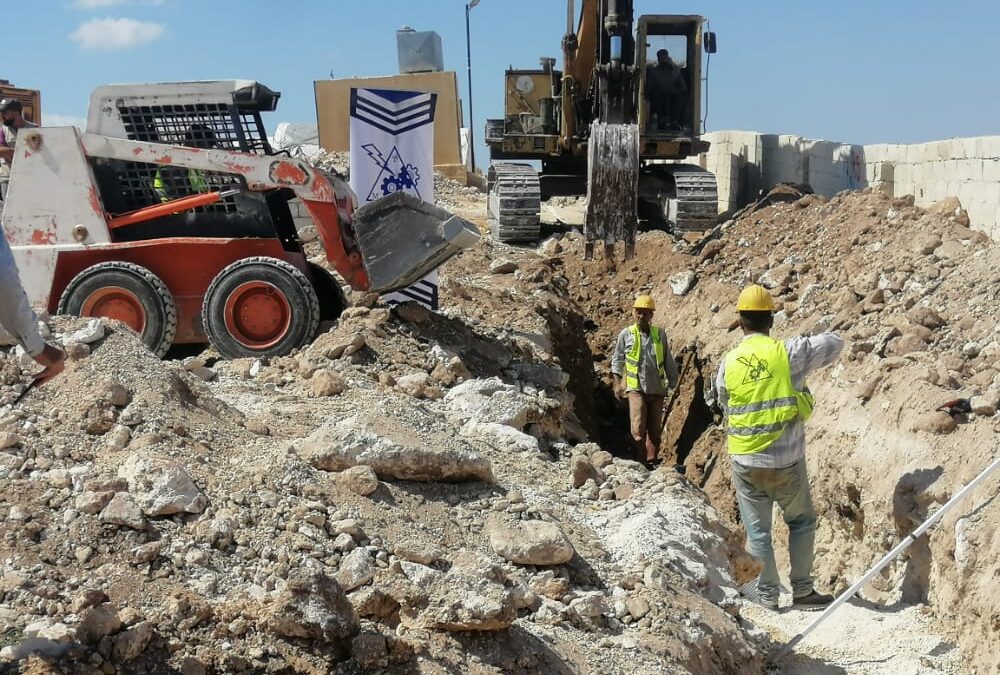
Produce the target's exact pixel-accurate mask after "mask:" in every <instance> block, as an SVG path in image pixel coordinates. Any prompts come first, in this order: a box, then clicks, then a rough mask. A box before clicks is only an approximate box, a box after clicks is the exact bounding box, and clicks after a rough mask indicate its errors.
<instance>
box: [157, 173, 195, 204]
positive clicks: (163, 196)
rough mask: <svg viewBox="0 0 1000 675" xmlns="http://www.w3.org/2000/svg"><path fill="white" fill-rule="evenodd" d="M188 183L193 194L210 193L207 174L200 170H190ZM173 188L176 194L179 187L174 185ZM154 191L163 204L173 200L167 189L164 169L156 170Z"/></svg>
mask: <svg viewBox="0 0 1000 675" xmlns="http://www.w3.org/2000/svg"><path fill="white" fill-rule="evenodd" d="M187 182H188V185H189V186H190V188H191V194H198V193H200V192H208V190H209V187H208V181H207V180H206V179H205V174H204V173H202V172H201V171H200V170H198V169H188V171H187ZM171 187H173V188H174V191H175V192H176V191H177V187H178V186H176V185H173V186H171ZM153 191H154V192H156V194H157V196H158V197H159V198H160V201H161V202H169V201H170V200H171V197H170V192H169V191H168V189H167V181H164V180H163V169H157V170H156V175H155V176H154V177H153Z"/></svg>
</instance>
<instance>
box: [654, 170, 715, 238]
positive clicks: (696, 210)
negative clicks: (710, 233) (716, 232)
mask: <svg viewBox="0 0 1000 675" xmlns="http://www.w3.org/2000/svg"><path fill="white" fill-rule="evenodd" d="M657 168H658V169H660V170H661V171H664V172H666V173H669V174H670V175H671V176H672V177H673V180H674V196H673V198H671V199H668V200H667V203H666V204H664V209H663V215H664V216H665V218H666V219H667V221H668V222H670V223H671V224H672V226H673V228H674V230H675V231H678V232H692V231H695V232H697V231H703V230H710V229H712V228H713V227H715V221H716V220H717V219H718V216H719V191H718V186H717V184H716V182H715V174H713V173H712V172H710V171H706V170H705V169H702V168H701V167H700V166H695V165H693V164H663V165H659V166H658V167H657Z"/></svg>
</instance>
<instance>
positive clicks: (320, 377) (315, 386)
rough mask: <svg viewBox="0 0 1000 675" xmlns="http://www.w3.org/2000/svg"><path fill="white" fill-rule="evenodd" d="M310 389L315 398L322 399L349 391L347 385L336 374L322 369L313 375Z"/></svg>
mask: <svg viewBox="0 0 1000 675" xmlns="http://www.w3.org/2000/svg"><path fill="white" fill-rule="evenodd" d="M309 388H310V389H311V390H312V394H313V396H316V397H321V398H322V397H325V396H336V395H337V394H341V393H343V392H344V390H346V389H347V383H346V382H344V380H343V378H341V377H340V376H339V375H337V374H336V373H334V372H332V371H330V370H327V369H325V368H322V369H320V370H317V371H316V372H315V373H313V376H312V377H311V378H310V380H309Z"/></svg>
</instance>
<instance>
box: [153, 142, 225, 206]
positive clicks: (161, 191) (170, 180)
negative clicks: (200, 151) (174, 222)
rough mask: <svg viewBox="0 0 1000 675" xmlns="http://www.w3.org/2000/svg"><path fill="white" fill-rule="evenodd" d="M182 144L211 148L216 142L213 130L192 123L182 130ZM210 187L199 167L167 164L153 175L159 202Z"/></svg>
mask: <svg viewBox="0 0 1000 675" xmlns="http://www.w3.org/2000/svg"><path fill="white" fill-rule="evenodd" d="M183 145H185V146H186V147H189V148H206V149H211V148H215V147H216V146H217V145H218V143H217V142H216V138H215V132H214V131H212V130H211V129H210V128H208V127H207V126H206V125H204V124H192V125H191V127H190V128H189V129H188V130H187V131H185V132H184V143H183ZM211 189H212V188H211V186H210V185H209V183H208V179H207V178H206V177H205V173H204V172H203V171H200V170H199V169H185V168H184V167H179V166H172V165H169V164H168V165H166V166H161V167H160V168H159V169H157V170H156V174H155V175H154V176H153V191H154V192H155V193H156V196H157V197H158V198H159V200H160V201H161V202H169V201H171V200H173V199H179V198H181V197H187V196H189V195H196V194H199V193H202V192H209V191H210V190H211Z"/></svg>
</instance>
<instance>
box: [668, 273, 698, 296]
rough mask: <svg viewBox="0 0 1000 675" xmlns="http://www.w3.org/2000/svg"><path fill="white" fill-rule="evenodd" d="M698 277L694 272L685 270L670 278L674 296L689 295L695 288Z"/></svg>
mask: <svg viewBox="0 0 1000 675" xmlns="http://www.w3.org/2000/svg"><path fill="white" fill-rule="evenodd" d="M696 278H697V275H696V274H695V273H694V272H693V271H692V270H684V271H683V272H678V273H677V274H674V275H673V276H671V277H670V279H669V283H670V290H671V291H672V292H673V294H674V295H687V294H688V291H690V290H691V287H692V286H694V282H695V279H696Z"/></svg>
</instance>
